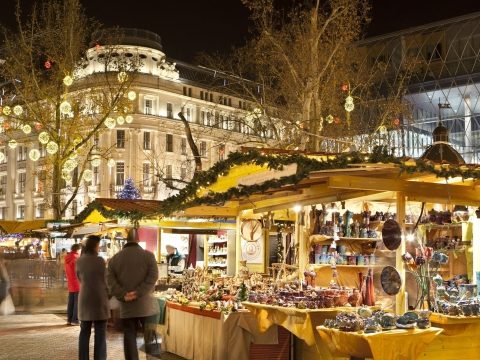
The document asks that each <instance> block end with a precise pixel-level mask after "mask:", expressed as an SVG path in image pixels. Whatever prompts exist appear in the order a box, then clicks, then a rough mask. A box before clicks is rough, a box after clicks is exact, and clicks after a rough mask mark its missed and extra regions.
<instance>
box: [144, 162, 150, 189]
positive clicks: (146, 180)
mask: <svg viewBox="0 0 480 360" xmlns="http://www.w3.org/2000/svg"><path fill="white" fill-rule="evenodd" d="M142 180H143V186H150V180H151V178H150V164H149V163H144V164H143V178H142Z"/></svg>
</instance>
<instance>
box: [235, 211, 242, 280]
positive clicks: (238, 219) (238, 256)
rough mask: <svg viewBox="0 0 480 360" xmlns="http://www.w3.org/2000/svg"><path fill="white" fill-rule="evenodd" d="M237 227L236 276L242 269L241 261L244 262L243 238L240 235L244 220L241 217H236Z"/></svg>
mask: <svg viewBox="0 0 480 360" xmlns="http://www.w3.org/2000/svg"><path fill="white" fill-rule="evenodd" d="M236 225H237V226H235V275H238V270H239V268H240V260H242V236H241V234H240V229H241V228H242V219H241V217H240V215H237V217H236Z"/></svg>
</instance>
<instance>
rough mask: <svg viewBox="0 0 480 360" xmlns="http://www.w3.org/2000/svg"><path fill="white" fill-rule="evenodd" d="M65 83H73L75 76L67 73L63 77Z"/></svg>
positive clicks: (66, 84) (67, 84)
mask: <svg viewBox="0 0 480 360" xmlns="http://www.w3.org/2000/svg"><path fill="white" fill-rule="evenodd" d="M63 83H64V84H65V86H70V85H72V84H73V78H72V77H71V76H70V75H67V76H65V77H64V78H63Z"/></svg>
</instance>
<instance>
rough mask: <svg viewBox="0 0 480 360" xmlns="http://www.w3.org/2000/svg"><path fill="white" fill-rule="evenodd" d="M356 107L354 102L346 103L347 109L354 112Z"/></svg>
mask: <svg viewBox="0 0 480 360" xmlns="http://www.w3.org/2000/svg"><path fill="white" fill-rule="evenodd" d="M353 109H355V105H354V104H353V103H345V111H347V112H352V111H353Z"/></svg>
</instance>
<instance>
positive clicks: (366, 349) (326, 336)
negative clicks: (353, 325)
mask: <svg viewBox="0 0 480 360" xmlns="http://www.w3.org/2000/svg"><path fill="white" fill-rule="evenodd" d="M317 330H318V333H319V334H320V337H321V338H322V340H323V343H325V344H327V345H328V348H329V349H330V352H331V353H332V354H334V355H339V356H342V355H343V356H346V355H347V356H350V357H351V358H353V359H365V358H373V359H374V360H415V359H418V358H419V357H420V355H421V354H422V353H423V351H424V350H425V348H426V347H427V346H428V345H429V344H430V343H431V342H433V341H434V339H435V338H436V337H437V336H438V335H439V334H440V333H441V332H442V331H443V330H442V329H440V328H436V327H431V328H429V329H423V330H421V329H411V330H405V329H395V330H389V331H382V332H377V333H372V334H365V333H357V332H345V331H340V330H337V329H329V328H326V327H324V326H319V327H317ZM422 359H423V357H422Z"/></svg>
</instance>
